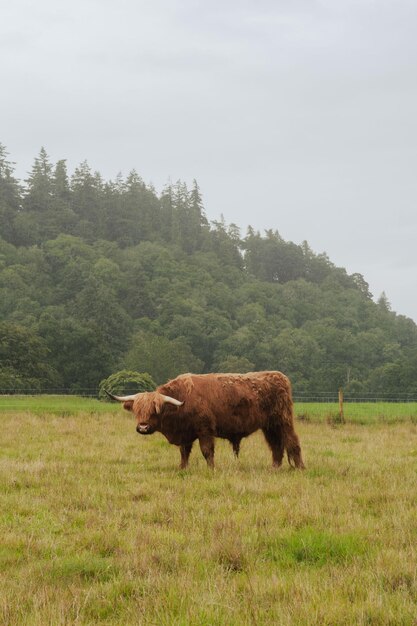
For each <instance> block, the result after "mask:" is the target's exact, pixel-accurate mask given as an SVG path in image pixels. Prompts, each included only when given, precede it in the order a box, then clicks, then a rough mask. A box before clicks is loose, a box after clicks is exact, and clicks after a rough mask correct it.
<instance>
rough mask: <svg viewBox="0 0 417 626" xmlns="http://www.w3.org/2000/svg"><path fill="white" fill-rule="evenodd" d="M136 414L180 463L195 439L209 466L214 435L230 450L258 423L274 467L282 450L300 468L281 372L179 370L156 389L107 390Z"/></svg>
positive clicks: (288, 386) (287, 387)
mask: <svg viewBox="0 0 417 626" xmlns="http://www.w3.org/2000/svg"><path fill="white" fill-rule="evenodd" d="M108 395H109V396H110V397H111V398H113V399H114V400H118V401H119V402H123V406H124V408H125V409H126V410H128V411H132V413H134V415H135V416H136V419H137V426H136V430H137V432H138V433H140V434H141V435H150V434H152V433H154V432H161V433H162V434H163V435H165V437H166V438H167V439H168V441H169V442H170V443H172V444H174V445H176V446H179V447H180V450H181V468H185V467H187V465H188V458H189V456H190V452H191V448H192V446H193V443H194V441H195V440H196V439H198V441H199V444H200V448H201V452H202V453H203V456H204V458H205V459H206V461H207V464H208V465H209V467H213V466H214V438H215V437H221V438H223V439H228V440H229V441H230V442H231V443H232V445H233V450H234V452H235V454H236V456H237V455H238V453H239V446H240V441H241V439H242V438H243V437H247V436H248V435H250V434H252V433H254V432H255V431H256V430H258V429H259V428H261V429H262V431H263V433H264V435H265V439H266V440H267V442H268V444H269V447H270V448H271V451H272V461H273V465H274V467H279V466H280V465H281V463H282V457H283V455H284V450H286V451H287V456H288V461H289V463H290V465H292V466H294V467H298V468H304V463H303V460H302V457H301V448H300V442H299V439H298V436H297V434H296V432H295V430H294V418H293V402H292V394H291V384H290V381H289V380H288V378H287V377H286V376H285V375H284V374H281V372H252V373H249V374H201V375H196V374H183V375H181V376H178V378H175V379H174V380H170V381H169V382H168V383H166V384H165V385H161V386H160V387H158V389H157V390H156V391H153V392H147V393H137V394H135V395H131V396H113V395H112V394H108Z"/></svg>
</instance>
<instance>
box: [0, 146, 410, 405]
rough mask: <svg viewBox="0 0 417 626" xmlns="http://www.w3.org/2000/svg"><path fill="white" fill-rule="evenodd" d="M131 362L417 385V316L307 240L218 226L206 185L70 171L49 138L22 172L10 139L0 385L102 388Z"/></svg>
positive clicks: (313, 385)
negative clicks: (54, 154)
mask: <svg viewBox="0 0 417 626" xmlns="http://www.w3.org/2000/svg"><path fill="white" fill-rule="evenodd" d="M254 210H256V207H254ZM276 221H277V222H278V223H279V213H278V214H277V218H276ZM122 368H127V369H130V370H135V371H139V372H148V373H149V374H150V375H151V376H152V377H153V378H154V380H155V381H156V382H158V383H159V382H162V381H165V380H166V379H168V378H169V377H172V376H175V375H177V374H179V373H181V372H185V371H193V372H211V371H229V372H231V371H235V372H244V371H250V370H260V369H279V370H282V371H283V372H285V373H287V374H288V375H289V376H290V377H291V379H292V381H293V385H294V388H295V391H296V392H297V393H302V392H305V393H317V392H320V391H329V390H331V391H335V390H337V389H338V388H339V387H341V386H342V387H343V388H344V389H345V390H346V391H350V392H352V393H353V392H356V393H358V394H361V393H377V394H386V395H391V396H395V395H396V394H409V395H410V396H411V395H414V396H416V395H417V326H416V325H415V323H414V322H413V321H412V320H411V319H409V318H406V317H404V316H401V315H397V314H396V313H394V312H393V311H391V308H390V305H389V302H388V301H387V298H386V297H385V296H384V294H383V295H382V296H381V297H380V298H379V300H378V301H377V302H375V301H374V300H373V297H372V294H370V293H369V288H368V285H367V283H366V281H365V280H364V278H363V277H362V276H361V275H360V274H353V275H349V274H347V272H346V271H345V270H344V269H343V268H340V267H336V266H335V265H334V264H333V263H332V262H331V261H330V259H329V258H328V257H327V255H326V254H316V253H314V252H313V251H312V250H311V249H310V247H309V245H308V243H307V242H304V243H303V244H301V245H296V244H294V243H292V242H289V241H285V240H284V239H283V238H282V237H281V235H280V234H279V232H277V231H273V230H267V231H265V233H263V234H261V233H259V232H256V231H254V229H253V228H251V227H248V229H247V232H246V234H245V236H242V235H241V232H240V230H239V228H238V227H237V226H236V225H235V224H227V223H226V222H225V221H224V220H222V221H214V222H209V220H208V219H207V217H206V215H205V212H204V207H203V202H202V196H201V193H200V189H199V187H198V185H197V183H196V182H195V181H194V183H193V185H192V187H191V189H189V188H187V185H186V184H185V183H183V182H181V181H178V182H177V183H175V184H168V185H167V186H166V187H165V188H164V189H163V190H162V192H160V193H157V191H156V190H155V189H154V188H153V187H152V186H150V185H148V184H146V183H145V182H144V181H143V180H142V179H141V177H140V176H139V175H138V174H137V173H136V172H135V171H132V172H131V173H130V174H129V175H128V176H127V177H126V178H124V177H122V176H121V175H118V176H117V177H116V179H115V180H112V181H105V180H103V179H102V177H101V176H100V174H99V173H98V172H94V171H92V170H91V168H90V167H89V165H88V163H87V162H84V163H82V164H81V165H80V166H79V167H77V168H76V169H75V171H74V172H73V174H72V175H71V176H70V175H69V173H68V171H67V167H66V162H65V160H60V161H58V162H57V163H56V164H53V163H51V162H50V159H49V158H48V155H47V153H46V151H45V150H44V149H41V151H40V153H39V155H38V156H37V157H36V158H35V160H34V163H33V167H32V169H31V171H30V173H29V175H28V178H27V180H25V181H24V182H22V181H19V180H18V179H17V178H16V177H15V175H14V164H13V163H12V162H11V161H10V160H9V156H8V153H7V150H6V148H5V147H4V146H2V145H0V390H6V389H14V390H23V389H33V390H46V389H58V388H60V389H70V390H73V391H80V390H83V389H94V388H97V386H98V383H99V381H100V380H101V379H103V378H105V377H107V376H109V374H111V373H113V372H115V371H117V370H119V369H122Z"/></svg>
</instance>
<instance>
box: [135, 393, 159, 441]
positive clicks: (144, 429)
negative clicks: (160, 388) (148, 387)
mask: <svg viewBox="0 0 417 626" xmlns="http://www.w3.org/2000/svg"><path fill="white" fill-rule="evenodd" d="M163 409H164V400H163V396H162V395H161V394H160V393H156V392H152V393H141V394H139V395H138V397H137V398H136V399H135V400H134V402H133V406H132V412H133V413H134V415H135V417H136V432H138V433H139V434H140V435H151V434H152V433H154V432H155V431H156V430H159V429H160V426H161V413H162V411H163Z"/></svg>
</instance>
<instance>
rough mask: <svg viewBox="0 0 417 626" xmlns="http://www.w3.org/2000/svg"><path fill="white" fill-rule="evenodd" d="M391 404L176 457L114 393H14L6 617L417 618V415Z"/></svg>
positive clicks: (6, 508) (203, 621) (129, 620)
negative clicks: (206, 456) (281, 436)
mask: <svg viewBox="0 0 417 626" xmlns="http://www.w3.org/2000/svg"><path fill="white" fill-rule="evenodd" d="M14 402H15V403H16V404H13V403H14ZM19 403H20V404H19ZM11 404H13V406H11ZM397 406H398V405H397ZM305 408H306V407H304V409H305ZM329 414H330V413H329ZM378 415H379V414H378V413H376V412H374V413H372V415H371V414H370V417H369V419H368V418H366V416H365V417H364V418H363V419H362V422H367V421H369V423H366V424H361V423H358V424H356V423H348V424H345V425H335V424H332V423H327V421H326V419H327V418H326V415H322V416H319V417H318V418H317V420H315V419H314V415H313V413H311V414H310V416H307V419H306V415H304V419H303V420H302V421H299V422H298V424H297V430H298V432H299V435H300V438H301V443H302V446H303V451H304V456H305V461H306V464H307V470H306V471H305V472H297V471H293V470H290V469H289V467H288V464H287V463H286V462H285V465H284V466H283V468H282V469H280V470H278V471H273V470H272V468H271V467H270V462H271V459H270V454H269V451H268V449H267V446H266V444H265V443H264V441H263V438H262V437H261V436H260V435H258V434H256V435H254V436H253V437H251V438H249V439H247V440H245V441H243V444H242V452H241V458H240V459H239V460H238V461H235V460H234V458H233V455H232V452H231V449H230V446H229V445H228V444H227V443H226V442H221V441H220V442H218V444H217V447H216V465H217V467H216V470H215V471H214V472H210V471H209V470H208V469H207V468H206V465H205V462H204V460H203V458H202V457H201V454H200V451H199V449H198V446H196V447H195V449H194V450H193V453H192V455H191V462H190V467H189V469H188V470H186V471H180V470H178V469H177V465H178V464H179V456H180V455H179V452H178V449H177V448H176V447H174V446H170V445H169V444H168V443H167V442H166V441H165V440H164V439H163V438H162V436H160V435H154V436H152V437H148V438H145V437H143V438H142V437H140V436H139V435H137V434H136V433H135V429H134V423H133V418H132V417H130V416H129V415H128V414H127V413H124V412H123V411H122V409H120V407H119V406H117V405H116V406H113V405H109V404H102V403H98V402H96V401H94V400H88V401H81V400H74V399H54V398H52V399H48V398H33V399H31V400H30V401H28V400H27V399H25V401H23V402H22V401H21V400H20V399H19V398H16V399H12V400H11V399H10V398H2V399H1V400H0V419H1V429H0V446H1V458H0V536H1V540H0V623H1V624H5V625H8V626H15V625H20V624H22V625H26V624H27V625H32V624H33V625H36V626H47V625H51V626H58V625H61V624H112V625H117V626H129V625H133V624H137V625H140V624H152V625H153V624H155V625H166V626H175V625H178V626H180V625H181V626H188V625H207V626H209V625H210V626H211V625H217V624H219V625H223V624H224V625H226V626H232V625H235V624H243V625H246V624H247V625H249V624H250V625H252V624H254V625H268V626H270V625H271V624H283V625H284V624H285V625H294V626H295V625H297V626H298V625H305V626H307V625H308V626H310V625H315V624H322V625H329V626H330V625H332V626H336V625H342V624H343V625H346V626H351V625H365V624H381V625H382V624H384V625H385V624H391V625H397V624H399V625H401V624H403V625H412V624H414V625H415V624H416V618H417V507H416V502H417V425H416V423H415V420H413V419H411V417H412V415H411V414H410V413H406V414H404V415H403V416H399V417H400V418H401V419H399V418H398V419H386V418H384V419H383V420H382V421H378V420H377V419H376V418H377V417H378ZM380 415H382V413H381V414H380ZM390 415H391V414H390ZM392 416H394V413H393V414H392ZM308 420H310V421H308ZM330 422H331V420H330Z"/></svg>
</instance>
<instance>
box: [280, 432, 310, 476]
mask: <svg viewBox="0 0 417 626" xmlns="http://www.w3.org/2000/svg"><path fill="white" fill-rule="evenodd" d="M283 434H284V445H285V449H286V451H287V457H288V463H289V464H290V465H291V467H296V468H298V469H304V468H305V465H304V462H303V457H302V456H301V446H300V440H299V439H298V435H297V433H296V432H295V430H294V428H293V426H292V425H289V424H286V425H285V426H284V428H283Z"/></svg>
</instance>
